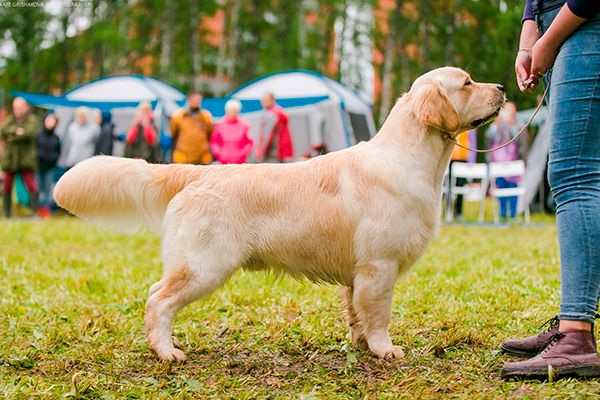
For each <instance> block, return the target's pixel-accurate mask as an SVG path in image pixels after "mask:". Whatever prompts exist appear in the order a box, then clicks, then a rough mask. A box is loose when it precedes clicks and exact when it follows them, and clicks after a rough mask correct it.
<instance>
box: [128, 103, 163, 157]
mask: <svg viewBox="0 0 600 400" xmlns="http://www.w3.org/2000/svg"><path fill="white" fill-rule="evenodd" d="M125 141H126V144H125V157H127V158H141V159H142V160H146V161H147V162H149V163H158V162H159V159H160V156H159V153H160V149H159V148H158V134H157V132H156V128H155V126H154V114H153V113H152V106H151V105H150V103H141V104H140V105H139V107H138V110H137V113H136V116H135V117H134V119H133V123H132V124H131V127H130V128H129V131H128V132H127V136H126V139H125Z"/></svg>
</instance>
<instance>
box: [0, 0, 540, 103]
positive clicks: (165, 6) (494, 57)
mask: <svg viewBox="0 0 600 400" xmlns="http://www.w3.org/2000/svg"><path fill="white" fill-rule="evenodd" d="M386 3H387V4H390V3H391V4H392V6H394V5H395V7H392V9H387V10H386V11H382V8H381V7H382V4H384V3H383V2H382V1H379V0H301V1H298V0H248V1H243V2H239V1H237V0H203V1H194V0H136V1H133V0H110V1H109V0H93V1H91V2H89V4H90V5H89V6H84V7H75V8H67V6H66V5H65V6H63V10H62V12H61V13H59V14H57V15H51V14H49V12H48V11H47V10H46V9H44V8H40V7H37V8H34V7H20V8H19V7H15V8H2V9H0V32H1V33H2V34H3V36H2V37H3V38H4V39H5V41H6V42H7V43H8V42H14V44H15V49H16V51H15V54H14V56H13V57H10V58H7V59H5V60H4V61H5V65H4V67H3V68H2V71H1V74H0V85H1V86H2V87H4V88H14V89H24V90H32V91H37V92H49V91H51V90H52V89H57V88H58V89H61V90H62V91H64V90H66V89H68V88H70V87H72V86H74V85H76V84H80V83H82V82H83V81H85V80H88V79H92V78H96V77H98V76H101V75H105V74H110V73H128V72H136V73H147V74H151V75H155V76H157V77H159V78H164V79H166V80H168V81H170V82H173V83H174V84H176V85H178V86H180V87H182V88H183V89H184V90H187V89H190V88H192V87H195V86H198V88H199V89H202V90H205V91H206V92H207V94H208V95H212V94H217V95H219V94H222V93H224V92H226V91H227V89H231V88H233V87H234V86H236V85H239V84H241V83H244V82H246V81H248V80H250V79H253V78H256V77H258V76H260V75H263V74H266V73H270V72H273V71H277V70H281V69H288V68H308V69H314V70H318V71H321V72H326V73H331V74H333V75H336V76H335V77H336V78H342V79H343V80H344V82H350V84H355V85H358V84H360V82H361V77H360V76H358V75H360V74H361V71H358V70H356V69H354V68H346V69H343V68H340V63H341V62H342V61H344V60H345V61H346V62H349V63H352V62H354V61H356V60H351V59H350V57H351V56H350V55H346V54H344V51H343V43H341V42H340V41H343V40H346V41H348V40H350V41H353V42H356V41H359V40H360V37H361V35H364V34H366V35H367V36H370V37H371V39H372V41H373V45H374V50H375V51H376V52H378V53H379V54H384V55H385V56H387V57H391V60H392V68H391V69H390V70H389V71H387V73H389V74H391V77H390V78H391V79H390V80H389V82H390V84H389V86H388V87H385V88H384V90H385V91H387V92H388V93H389V94H390V96H391V98H396V97H398V96H399V95H400V94H401V93H402V92H403V91H406V90H408V88H409V86H410V84H411V83H412V81H413V80H414V79H415V78H416V77H417V76H419V75H421V74H422V73H423V72H425V71H427V70H429V69H432V68H435V67H439V66H443V65H456V66H459V67H462V68H465V69H467V70H468V71H470V72H472V74H473V76H474V77H475V79H476V80H479V81H489V82H498V83H502V84H503V85H504V86H505V87H506V88H507V91H508V95H509V98H511V99H514V100H517V101H519V102H520V103H521V105H522V106H532V105H533V102H534V98H533V96H531V95H529V96H527V95H521V94H520V92H519V91H518V89H517V87H516V83H515V79H514V77H513V75H514V72H513V64H514V56H515V50H516V49H517V47H518V37H519V31H520V25H521V24H520V18H521V16H522V11H523V6H524V1H523V0H489V1H488V0H486V1H481V0H431V1H429V0H428V1H424V0H423V1H416V0H413V1H408V0H396V1H395V2H386ZM350 6H359V7H360V6H367V7H371V8H372V9H373V10H374V17H373V18H372V21H371V22H372V23H370V22H369V21H368V20H367V21H364V22H363V24H362V25H365V26H362V25H361V26H352V25H351V24H350V25H348V24H346V21H347V18H348V15H347V10H348V9H349V7H350ZM386 12H387V14H386ZM81 17H85V18H86V19H87V20H88V21H89V22H90V27H89V28H87V29H85V30H77V31H76V32H75V34H73V32H72V31H73V29H74V28H75V25H74V24H75V22H76V21H80V20H81ZM207 18H218V19H219V20H220V21H221V20H222V21H224V32H223V41H222V42H221V43H220V44H219V45H215V42H214V32H212V31H211V29H212V28H211V26H210V25H207V24H206V22H207ZM367 25H368V26H367ZM49 28H52V29H49ZM348 30H350V31H348ZM68 32H69V35H67V33H68ZM336 32H337V33H336ZM340 32H344V33H345V34H344V35H343V38H341V36H340ZM388 35H391V38H390V37H389V36H388ZM388 39H391V40H388ZM386 43H387V44H388V45H391V47H390V46H388V47H386ZM375 67H376V68H378V69H379V70H378V72H379V74H378V75H379V77H380V78H381V77H382V76H383V75H385V74H386V71H384V66H383V63H379V62H378V63H377V64H376V65H375ZM340 74H346V75H348V76H340ZM207 77H210V79H207ZM211 79H215V80H216V81H217V85H215V84H213V82H212V81H211ZM219 85H220V86H219ZM381 95H382V94H381V93H378V94H377V98H376V103H377V105H379V101H380V97H381ZM376 111H377V112H383V113H385V112H387V110H381V111H380V110H379V107H376Z"/></svg>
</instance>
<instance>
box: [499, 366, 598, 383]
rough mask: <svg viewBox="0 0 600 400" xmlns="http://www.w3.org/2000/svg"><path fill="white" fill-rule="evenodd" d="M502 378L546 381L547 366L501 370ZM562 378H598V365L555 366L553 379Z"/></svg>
mask: <svg viewBox="0 0 600 400" xmlns="http://www.w3.org/2000/svg"><path fill="white" fill-rule="evenodd" d="M501 377H502V379H504V380H511V379H515V380H516V379H519V380H521V379H535V380H540V381H548V380H549V379H548V378H549V377H548V368H528V369H523V368H518V369H513V370H502V374H501ZM563 378H576V379H588V378H600V366H599V365H576V366H569V367H562V368H555V369H554V370H553V380H556V379H563Z"/></svg>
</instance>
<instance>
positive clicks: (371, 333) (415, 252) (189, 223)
mask: <svg viewBox="0 0 600 400" xmlns="http://www.w3.org/2000/svg"><path fill="white" fill-rule="evenodd" d="M504 102H505V93H504V88H503V87H502V86H500V85H496V84H489V83H476V82H475V81H473V80H472V79H471V78H470V76H469V75H468V74H467V73H466V72H464V71H462V70H460V69H458V68H451V67H445V68H439V69H436V70H433V71H431V72H428V73H427V74H425V75H423V76H421V77H419V78H418V79H417V80H416V81H415V82H414V84H413V85H412V87H411V89H410V91H409V92H408V93H406V94H404V95H403V96H402V97H401V98H400V99H399V100H398V101H397V103H396V104H395V105H394V107H393V109H392V111H391V112H390V115H389V116H388V118H387V120H386V121H385V123H384V124H383V126H382V127H381V130H380V131H379V132H378V133H377V135H376V136H375V137H374V138H373V139H371V140H370V141H368V142H362V143H358V144H357V145H355V146H352V147H350V148H347V149H344V150H341V151H336V152H333V153H329V154H326V155H323V156H320V157H316V158H313V159H311V160H308V161H302V162H297V163H291V164H256V165H214V166H193V165H153V164H148V163H146V162H145V161H142V160H131V159H124V158H116V157H106V156H99V157H94V158H92V159H89V160H87V161H84V162H82V163H80V164H78V165H76V166H75V167H74V168H72V169H71V170H69V171H68V172H67V173H66V174H65V175H64V176H63V177H62V178H61V179H60V181H59V182H58V184H57V185H56V189H55V190H54V196H55V199H56V202H57V203H58V204H59V205H60V206H61V207H63V208H64V209H66V210H69V211H70V212H72V213H73V214H75V215H77V216H80V217H82V218H84V219H88V220H92V221H94V222H98V223H101V224H109V225H113V226H117V227H122V228H133V229H136V228H139V227H142V226H144V225H146V226H148V225H149V226H151V227H152V228H154V229H155V230H156V231H157V232H158V233H159V234H160V236H161V239H162V259H163V264H164V275H163V278H162V279H161V280H160V281H158V282H157V283H155V284H154V285H152V287H150V290H149V294H148V300H147V303H146V310H145V317H144V320H145V329H146V332H147V335H148V342H149V346H150V348H151V349H152V350H154V352H156V354H157V355H158V357H159V358H160V359H161V360H171V361H180V362H181V361H184V360H185V359H186V357H185V355H184V353H183V352H182V351H181V348H180V347H181V346H179V345H178V344H177V343H175V342H174V341H173V337H172V322H173V318H174V317H175V314H177V312H178V311H179V310H180V309H181V308H182V307H184V306H186V305H187V304H190V303H192V302H193V301H195V300H198V299H200V298H202V297H205V296H208V295H209V294H210V293H211V292H213V291H214V290H216V289H217V288H219V287H220V286H221V285H223V283H224V282H225V281H226V280H227V279H228V278H229V277H230V276H231V275H232V274H233V273H234V272H236V271H237V270H238V269H240V268H246V269H248V270H263V269H271V270H275V271H282V272H287V273H290V274H292V275H294V276H305V277H307V278H308V279H310V280H312V281H315V282H328V283H334V284H339V285H341V286H342V290H341V293H342V297H343V300H344V304H345V314H346V318H347V321H348V323H349V325H350V337H351V339H352V343H353V344H354V345H355V346H357V347H360V348H368V349H369V350H370V351H371V352H372V353H374V354H375V355H377V356H378V357H382V358H395V357H402V356H403V352H402V349H401V348H400V347H399V346H395V345H394V344H393V343H392V340H391V338H390V335H389V324H390V314H391V307H392V294H393V288H394V282H395V281H396V278H397V277H398V275H399V274H400V273H402V272H403V271H406V270H407V269H408V268H409V267H410V266H411V265H413V264H414V263H415V261H416V260H417V259H418V258H419V257H421V255H422V254H423V252H424V251H425V248H426V246H427V244H428V242H429V241H430V239H431V238H432V237H433V236H434V234H435V232H436V228H437V226H438V220H439V217H440V208H441V197H442V180H443V176H444V170H445V169H446V168H447V166H448V163H449V159H450V154H451V152H452V149H453V148H454V143H452V142H451V141H450V140H448V137H452V138H454V137H455V136H456V135H457V134H458V133H460V132H464V131H466V130H468V129H472V128H474V127H476V126H479V125H481V124H483V123H486V122H489V121H490V120H492V119H493V118H494V117H495V116H496V115H497V114H498V111H499V110H500V108H501V107H502V105H503V104H504Z"/></svg>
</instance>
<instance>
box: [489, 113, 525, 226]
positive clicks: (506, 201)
mask: <svg viewBox="0 0 600 400" xmlns="http://www.w3.org/2000/svg"><path fill="white" fill-rule="evenodd" d="M516 115H517V108H516V107H515V104H514V103H511V102H508V103H506V104H505V105H504V107H502V110H501V111H500V115H499V116H498V118H496V120H495V121H494V123H493V124H491V125H490V127H489V128H488V130H487V131H486V135H487V139H488V143H489V144H490V147H491V148H494V147H499V146H501V145H503V144H505V143H508V142H509V141H510V140H511V139H512V138H514V137H515V136H516V135H517V133H519V130H520V129H521V124H519V123H518V121H517V119H516ZM523 138H525V136H521V137H520V138H519V139H517V140H515V141H514V142H512V143H510V144H509V145H508V146H506V147H503V148H501V149H498V150H496V151H492V152H491V153H489V155H488V160H489V161H490V162H507V161H515V160H524V159H525V156H526V154H527V151H526V148H525V147H526V146H525V143H524V141H523ZM495 183H496V187H497V188H499V189H506V188H514V187H517V186H518V183H519V178H518V177H512V176H507V177H498V178H496V182H495ZM517 201H518V197H517V196H510V197H500V198H499V199H498V202H499V203H500V218H501V219H502V220H506V218H507V217H508V216H510V218H515V216H516V215H517Z"/></svg>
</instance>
